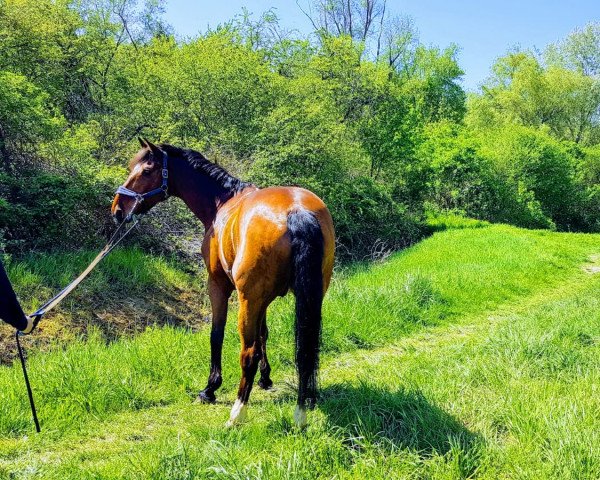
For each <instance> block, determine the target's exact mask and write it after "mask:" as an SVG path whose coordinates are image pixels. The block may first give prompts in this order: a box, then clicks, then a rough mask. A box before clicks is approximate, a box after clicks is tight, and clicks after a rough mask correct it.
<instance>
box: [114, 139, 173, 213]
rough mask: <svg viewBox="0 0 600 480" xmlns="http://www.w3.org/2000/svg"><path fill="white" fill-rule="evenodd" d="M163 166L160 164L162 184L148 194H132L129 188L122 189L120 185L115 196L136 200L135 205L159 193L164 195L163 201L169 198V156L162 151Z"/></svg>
mask: <svg viewBox="0 0 600 480" xmlns="http://www.w3.org/2000/svg"><path fill="white" fill-rule="evenodd" d="M162 154H163V164H162V184H161V186H160V187H158V188H155V189H154V190H150V191H149V192H146V193H138V192H134V191H133V190H130V189H129V188H126V187H124V186H123V185H121V186H120V187H119V188H117V192H116V193H117V194H118V195H125V196H126V197H133V198H135V199H136V201H137V203H142V202H143V201H144V200H146V199H147V198H150V197H153V196H154V195H158V194H160V193H162V194H164V196H165V199H166V198H167V197H168V196H169V191H168V188H169V187H168V183H169V166H168V161H169V156H168V155H167V152H165V151H163V152H162Z"/></svg>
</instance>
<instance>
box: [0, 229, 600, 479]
mask: <svg viewBox="0 0 600 480" xmlns="http://www.w3.org/2000/svg"><path fill="white" fill-rule="evenodd" d="M442 228H443V224H440V229H441V231H439V232H438V233H436V234H434V235H433V236H432V237H430V238H428V239H426V240H424V241H422V242H420V243H419V244H417V245H415V246H413V247H412V248H409V249H407V250H404V251H402V252H400V253H397V254H395V255H393V256H391V257H390V258H388V259H387V260H385V261H383V262H380V263H376V264H369V265H367V264H363V265H356V266H354V267H352V268H346V269H345V270H342V271H339V272H337V274H336V276H335V280H334V283H333V285H332V288H331V290H330V292H329V294H328V296H327V297H326V301H325V305H324V332H323V337H324V341H323V351H324V356H323V362H322V371H321V380H322V400H321V402H320V404H319V406H318V408H317V409H316V410H315V411H314V412H313V413H312V414H310V416H309V426H308V428H307V430H306V431H302V432H300V431H297V430H296V429H295V428H294V427H292V423H291V417H292V411H293V407H294V394H293V386H294V385H295V380H294V369H293V364H292V359H293V353H292V337H293V333H292V301H291V298H286V299H283V300H281V301H278V302H276V304H274V305H273V307H272V309H271V311H270V312H269V326H270V329H271V336H270V339H269V347H268V348H269V356H270V360H271V363H272V367H273V379H274V381H275V389H274V390H273V391H269V392H263V391H259V390H258V389H257V390H254V392H253V395H252V399H251V404H250V410H249V421H248V423H247V424H245V425H243V426H241V427H240V428H236V429H230V430H227V429H225V428H224V423H225V420H226V419H227V416H228V411H229V409H230V407H231V403H232V402H233V400H234V396H235V391H236V388H237V382H238V380H239V371H238V370H239V366H238V348H239V343H238V338H237V333H236V331H235V329H236V322H235V312H232V313H231V314H230V321H229V323H228V330H227V334H226V339H225V346H224V384H223V387H222V388H221V390H220V391H219V392H217V395H218V403H217V404H216V405H214V406H207V405H199V404H195V403H192V399H193V398H194V397H195V394H196V393H197V391H198V389H199V388H201V387H203V386H204V382H205V379H206V376H207V372H208V360H209V350H208V340H209V335H208V329H207V328H198V327H201V325H202V321H201V320H199V319H198V318H196V319H194V320H192V316H193V315H192V310H190V308H192V307H188V305H190V303H189V298H191V297H192V296H197V297H198V298H199V299H200V298H201V295H202V294H201V292H202V288H203V279H202V278H198V279H195V278H194V277H193V275H192V274H191V273H190V272H183V271H181V270H180V267H179V266H178V264H177V263H176V262H175V261H174V260H173V261H163V260H160V259H151V257H150V256H146V257H144V255H143V254H142V253H140V252H137V253H136V251H124V252H120V253H119V255H116V256H115V257H114V258H111V259H109V261H108V262H107V263H106V265H103V267H102V270H101V271H100V272H98V275H97V277H96V280H95V282H96V283H95V284H94V283H93V282H94V281H92V285H88V286H86V288H88V289H89V290H88V293H89V292H94V298H96V299H103V300H102V301H104V302H107V303H105V304H104V305H105V306H104V308H105V309H106V310H107V311H108V310H109V309H110V305H111V303H110V302H109V301H108V300H107V299H106V298H104V297H103V289H104V288H105V287H106V285H111V289H110V292H111V296H112V301H114V302H117V304H120V305H127V304H128V302H130V300H128V299H129V298H137V299H140V302H142V303H141V305H143V306H142V307H139V305H138V307H137V310H136V311H137V312H143V311H144V309H145V308H148V309H149V310H150V312H151V315H150V316H151V317H152V318H155V319H156V320H157V322H158V324H159V325H157V326H155V327H151V328H148V329H145V330H143V328H142V323H140V324H139V328H137V329H132V330H131V333H135V335H125V336H121V337H118V338H116V336H113V337H111V336H110V335H107V332H109V333H110V332H111V331H112V330H113V329H112V327H109V326H107V324H110V323H111V322H127V321H129V320H125V319H124V318H123V317H122V316H123V315H124V314H127V313H128V312H129V311H128V310H126V309H124V310H122V311H121V312H120V313H119V311H118V309H117V310H115V311H113V312H112V316H111V317H106V318H103V317H102V316H98V318H96V320H95V321H94V322H90V323H89V324H87V325H86V327H85V329H81V330H80V331H83V330H85V331H87V335H86V336H85V337H81V338H77V339H73V340H72V341H70V342H69V344H68V345H66V346H65V345H64V343H63V344H61V345H62V346H59V345H56V346H54V347H52V346H50V347H48V346H46V347H45V350H46V351H45V352H43V353H39V354H33V355H32V358H31V359H30V363H29V365H30V376H31V379H32V382H33V386H34V389H35V394H36V397H37V399H38V404H39V405H38V408H39V414H40V418H41V421H42V429H43V432H42V434H40V435H35V434H32V431H33V429H32V425H31V421H30V413H29V410H28V405H27V402H26V396H25V391H24V386H23V384H22V378H21V373H20V370H19V368H20V367H19V366H18V365H16V364H15V365H13V366H12V367H8V366H4V367H1V368H0V392H1V393H0V478H30V477H39V478H61V479H64V478H302V479H304V478H333V477H335V478H398V477H402V476H405V477H410V478H423V477H426V478H440V479H442V478H468V477H477V478H490V479H492V478H520V479H521V478H532V479H533V478H598V477H599V476H600V460H599V459H600V437H599V433H598V432H600V420H599V419H598V417H597V415H595V412H598V411H599V410H600V400H599V398H600V397H599V396H598V395H597V391H595V388H597V387H595V386H597V385H598V384H600V348H599V342H598V341H599V337H598V333H597V332H598V331H600V309H599V308H598V307H599V306H600V298H599V297H598V291H599V287H600V276H599V275H597V272H598V268H597V267H598V265H597V262H598V254H600V235H590V234H568V233H552V232H548V231H531V230H521V229H517V228H514V227H508V226H503V225H487V224H482V223H475V224H474V225H472V226H471V227H470V228H462V229H448V230H442ZM136 255H137V256H136ZM86 258H87V257H86ZM125 259H130V260H131V263H128V262H126V261H125ZM81 261H82V262H83V263H84V264H85V258H83V259H82V260H81ZM594 262H596V263H594ZM35 264H36V263H35V262H33V261H31V262H30V263H28V262H21V263H19V264H13V265H12V266H11V268H12V269H13V270H12V273H13V274H14V273H15V272H19V275H17V278H18V281H19V288H20V290H21V291H22V292H25V291H26V290H27V287H28V286H29V285H33V284H36V285H41V284H44V282H45V281H47V278H49V277H47V276H45V275H48V272H49V271H52V269H51V268H50V267H44V268H47V270H45V271H44V272H40V271H37V272H33V271H32V270H33V268H34V265H35ZM38 268H42V267H38ZM77 268H78V267H77V266H74V267H73V269H74V270H75V271H76V270H77ZM135 272H139V273H138V275H139V276H138V277H137V278H134V277H132V275H133V274H134V273H135ZM34 274H37V275H38V277H35V278H37V280H35V281H34V280H31V279H32V278H34V277H32V275H34ZM69 274H70V272H65V273H64V275H65V276H66V277H69ZM94 275H96V273H95V274H94ZM28 279H29V280H28ZM165 279H166V280H165ZM157 280H161V281H160V283H157ZM27 282H32V283H29V284H28V283H27ZM35 282H38V283H35ZM119 282H122V283H119ZM157 284H160V285H161V286H160V287H157V286H156V285H157ZM136 285H137V287H136ZM174 292H176V293H174ZM42 293H45V291H42V292H40V293H39V295H40V296H42V297H43V295H42ZM78 295H82V294H78ZM146 295H147V296H146ZM165 295H169V296H170V298H169V299H168V301H165V300H164V296H165ZM179 298H187V299H188V302H185V303H184V304H183V306H182V308H183V311H182V312H181V315H180V312H179V311H178V310H177V307H176V305H178V303H177V300H178V299H179ZM28 301H29V302H32V304H34V303H35V302H36V301H37V300H35V299H31V298H30V299H28ZM72 302H73V303H72V304H67V307H65V308H64V309H62V310H61V311H60V312H59V314H58V315H57V316H56V318H55V319H54V321H53V323H51V324H53V325H56V330H57V331H62V329H60V328H59V327H58V325H59V323H60V321H62V320H65V321H67V322H72V324H73V325H78V321H77V320H76V319H73V318H71V312H70V311H69V309H73V313H77V311H78V310H76V309H77V308H79V307H76V306H75V304H76V300H73V301H72ZM165 302H166V303H165ZM161 305H162V306H163V307H164V310H163V311H162V312H161V311H160V306H161ZM194 305H195V304H194ZM198 305H202V303H201V301H200V302H199V303H198ZM167 307H168V308H167ZM193 308H200V307H193ZM198 312H200V310H198ZM194 313H195V312H194ZM165 319H167V320H168V321H165ZM165 324H167V325H165ZM144 325H145V324H144ZM79 327H81V325H80V324H79ZM142 330H143V331H142ZM45 333H46V334H47V333H48V332H45ZM63 336H64V337H65V338H66V336H65V335H63ZM107 338H108V339H109V340H112V341H110V342H107V341H106V340H107ZM34 341H35V340H34ZM34 350H35V349H34V348H32V349H30V352H33V351H34ZM219 393H220V395H219Z"/></svg>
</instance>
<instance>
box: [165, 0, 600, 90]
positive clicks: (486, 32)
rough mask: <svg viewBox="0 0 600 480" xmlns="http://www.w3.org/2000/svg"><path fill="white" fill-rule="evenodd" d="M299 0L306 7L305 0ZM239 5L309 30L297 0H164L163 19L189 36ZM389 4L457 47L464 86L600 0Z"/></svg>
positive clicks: (579, 19) (571, 23) (563, 28)
mask: <svg viewBox="0 0 600 480" xmlns="http://www.w3.org/2000/svg"><path fill="white" fill-rule="evenodd" d="M298 1H299V3H300V5H302V6H303V7H306V6H307V5H308V2H309V1H310V0H298ZM242 7H246V8H248V10H249V11H251V12H253V13H255V14H259V13H261V12H263V11H266V10H268V9H269V8H271V7H274V8H275V11H276V13H277V15H278V16H279V18H280V20H281V23H282V25H283V26H285V27H286V28H295V29H297V30H299V31H301V32H304V33H307V32H309V31H310V30H311V26H310V22H309V21H308V20H307V19H306V17H305V16H304V14H303V13H302V12H301V10H300V9H299V8H298V6H297V5H296V0H221V1H214V0H210V1H209V0H167V11H166V20H167V22H168V23H170V24H171V25H172V26H173V27H174V29H175V31H176V33H177V34H178V35H179V36H182V37H186V36H194V35H196V34H197V33H198V32H202V31H205V30H206V27H207V25H211V26H216V25H217V24H219V23H222V22H225V21H227V20H229V19H231V18H232V17H233V16H235V15H236V14H238V13H240V12H241V10H242ZM388 8H389V9H390V10H391V11H393V12H394V13H400V14H404V15H408V16H410V17H412V19H413V20H414V23H415V26H416V27H417V29H418V31H419V36H420V39H421V41H422V42H423V43H425V44H427V45H437V46H440V47H445V46H448V45H450V44H451V43H456V44H457V45H458V46H459V47H460V55H459V63H460V65H461V67H462V68H463V70H464V71H465V76H464V78H463V85H464V87H465V88H467V89H469V90H473V89H476V88H477V86H478V85H479V84H480V83H481V82H482V81H483V80H484V79H485V78H486V77H487V75H488V73H489V68H490V66H491V65H492V63H493V62H494V60H495V59H496V58H497V57H499V56H501V55H503V54H504V53H505V52H506V51H507V50H508V49H510V48H511V47H514V46H517V45H518V46H521V47H523V48H535V47H537V48H539V49H543V47H544V46H545V45H547V44H548V43H551V42H554V41H556V40H559V39H561V38H564V37H565V36H566V35H567V34H568V33H570V32H571V31H573V30H574V29H575V28H577V27H582V26H584V25H585V24H586V23H589V22H591V21H600V0H562V1H559V0H546V1H542V0H521V1H519V0H504V1H494V2H481V1H475V0H461V1H459V0H454V1H452V0H445V1H444V0H420V1H419V0H388ZM305 9H306V8H305Z"/></svg>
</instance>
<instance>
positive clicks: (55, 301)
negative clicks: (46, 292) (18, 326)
mask: <svg viewBox="0 0 600 480" xmlns="http://www.w3.org/2000/svg"><path fill="white" fill-rule="evenodd" d="M139 203H140V201H139V199H136V202H135V204H134V205H133V208H132V209H131V212H134V211H135V209H136V208H137V206H138V204H139ZM138 223H139V218H136V219H135V220H134V221H133V223H132V224H131V226H129V227H128V228H126V229H125V231H124V233H123V234H122V235H121V236H120V237H119V238H118V239H117V240H116V241H115V238H116V237H117V234H118V233H119V232H120V230H121V228H123V225H125V222H122V223H121V225H119V226H118V227H117V230H116V231H115V232H114V233H113V234H112V236H111V237H110V239H109V240H108V243H107V244H106V246H105V247H104V248H103V249H102V250H101V251H100V253H99V254H98V256H97V257H96V258H95V259H94V260H92V263H90V264H89V266H88V267H87V268H86V269H85V270H84V271H83V273H81V274H80V275H79V277H77V278H76V279H75V280H73V281H72V282H71V283H70V284H69V285H67V286H66V287H65V288H63V289H62V290H61V291H60V292H59V293H58V294H57V295H55V296H54V297H52V298H51V299H50V300H48V301H47V302H46V303H45V304H44V305H43V306H42V307H40V308H38V309H37V310H36V311H35V312H34V313H32V314H31V315H30V316H32V317H35V318H34V320H33V325H34V328H35V327H36V326H37V324H38V323H39V322H40V320H41V318H42V316H43V315H44V314H45V313H46V312H48V311H49V310H51V309H53V308H54V307H56V305H58V304H59V303H60V302H61V301H62V300H64V298H65V297H66V296H67V295H69V293H71V292H72V291H73V290H74V289H75V287H76V286H77V285H79V284H80V283H81V282H82V281H83V279H84V278H85V277H87V276H88V274H89V273H90V272H91V271H92V270H93V269H94V268H95V267H96V265H97V264H98V263H99V262H100V260H102V259H103V258H104V257H106V256H107V255H108V254H109V253H110V252H112V251H113V249H114V248H115V247H116V246H117V245H118V244H119V243H121V240H123V239H124V238H125V237H126V236H127V235H128V234H129V232H131V230H133V228H134V227H135V226H136V225H137V224H138ZM21 335H23V332H20V331H19V330H17V333H16V334H15V339H16V341H17V350H18V351H19V359H20V360H21V367H22V368H23V377H24V378H25V386H26V387H27V396H28V397H29V406H30V407H31V415H32V417H33V423H35V431H36V432H37V433H40V432H41V431H42V430H41V428H40V422H39V420H38V416H37V410H36V408H35V401H34V399H33V392H32V390H31V384H30V383H29V375H27V366H26V362H25V355H24V353H23V347H21V341H20V337H21Z"/></svg>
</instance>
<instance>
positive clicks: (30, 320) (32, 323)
mask: <svg viewBox="0 0 600 480" xmlns="http://www.w3.org/2000/svg"><path fill="white" fill-rule="evenodd" d="M25 318H27V327H25V330H23V331H22V332H23V333H24V334H25V335H27V334H29V333H31V332H33V329H34V328H35V327H36V325H37V324H38V321H39V317H38V316H35V317H34V316H31V315H26V316H25Z"/></svg>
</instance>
